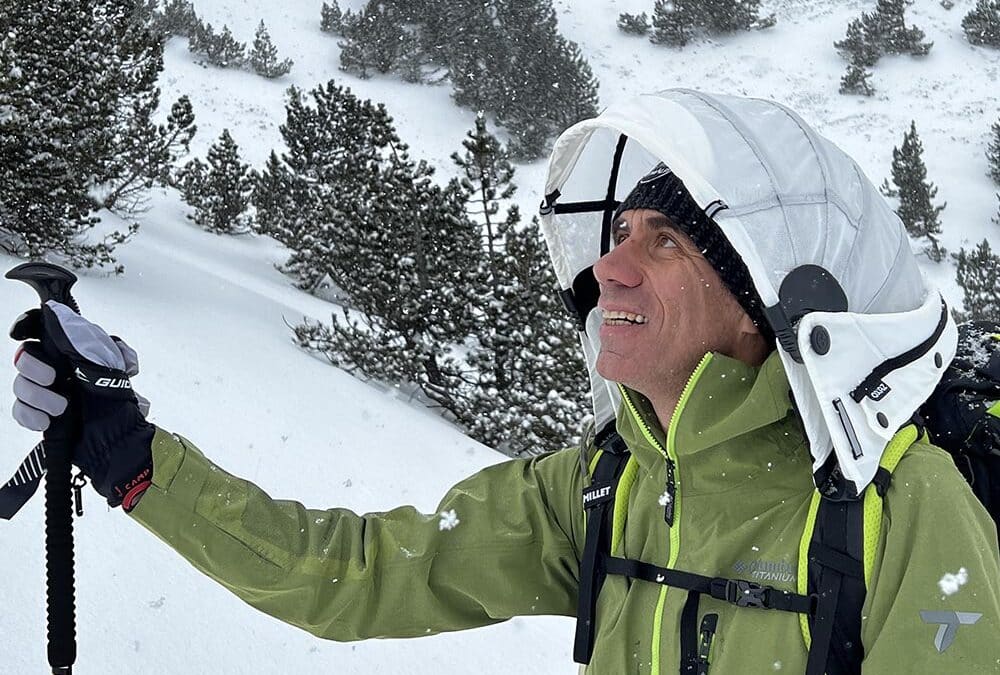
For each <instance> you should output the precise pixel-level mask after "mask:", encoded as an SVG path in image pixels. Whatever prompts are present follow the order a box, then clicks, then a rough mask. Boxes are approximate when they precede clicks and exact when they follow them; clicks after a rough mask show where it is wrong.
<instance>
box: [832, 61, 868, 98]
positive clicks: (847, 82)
mask: <svg viewBox="0 0 1000 675" xmlns="http://www.w3.org/2000/svg"><path fill="white" fill-rule="evenodd" d="M869 77H871V73H870V72H868V71H867V70H866V69H865V67H864V66H863V65H861V64H860V63H857V62H855V61H851V63H850V65H848V66H847V72H846V73H844V76H843V77H842V78H841V79H840V93H841V94H858V95H860V96H872V95H874V94H875V89H874V88H873V87H872V85H871V82H869V81H868V78H869Z"/></svg>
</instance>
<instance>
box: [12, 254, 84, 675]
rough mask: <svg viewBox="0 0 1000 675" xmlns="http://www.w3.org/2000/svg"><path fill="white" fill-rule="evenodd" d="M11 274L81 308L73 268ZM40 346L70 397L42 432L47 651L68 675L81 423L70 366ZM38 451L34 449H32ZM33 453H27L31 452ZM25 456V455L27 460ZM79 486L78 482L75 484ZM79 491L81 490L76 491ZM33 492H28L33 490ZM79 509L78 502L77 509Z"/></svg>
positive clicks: (25, 268) (42, 294)
mask: <svg viewBox="0 0 1000 675" xmlns="http://www.w3.org/2000/svg"><path fill="white" fill-rule="evenodd" d="M6 277H7V278H8V279H14V280H17V281H23V282H24V283H26V284H28V285H29V286H31V287H32V288H33V289H35V291H36V292H37V293H38V297H39V298H40V300H41V304H43V305H44V304H45V303H46V301H48V300H55V301H56V302H61V303H62V304H64V305H67V306H69V307H70V308H72V309H73V311H75V312H76V313H77V314H79V313H80V308H79V307H77V304H76V301H75V300H74V299H73V296H72V295H71V294H70V289H71V288H72V286H73V284H74V283H76V275H74V274H73V273H72V272H70V271H68V270H65V269H63V268H62V267H59V266H58V265H52V264H49V263H44V262H28V263H24V264H23V265H18V266H17V267H15V268H14V269H12V270H10V271H9V272H7V274H6ZM42 349H43V350H44V351H45V353H46V355H47V356H49V357H50V358H51V362H52V364H53V366H54V367H55V369H56V380H55V382H54V383H53V385H52V387H51V388H52V389H53V390H54V391H56V392H57V393H59V394H61V395H62V396H65V397H66V399H67V400H68V401H69V405H68V406H67V408H66V412H65V413H63V414H62V415H60V416H59V417H55V418H53V419H52V422H51V424H49V428H48V429H46V430H45V432H44V434H43V436H42V444H41V445H42V449H43V453H41V454H42V455H43V456H44V463H45V472H46V474H47V475H46V477H45V575H46V586H47V601H48V657H49V665H50V666H52V674H53V675H70V674H71V673H72V671H73V662H74V661H76V617H75V607H74V604H75V599H74V594H75V591H74V585H73V492H72V491H71V490H72V489H73V488H74V485H73V484H71V481H70V474H71V471H72V453H73V442H74V438H75V435H76V433H77V429H78V428H79V425H78V424H77V418H78V412H77V410H76V406H75V403H74V401H73V397H72V395H71V394H72V388H73V385H72V377H73V373H72V367H71V366H70V365H69V363H68V362H67V361H66V359H65V358H64V357H62V356H61V355H60V354H59V352H58V350H57V349H56V348H55V346H54V345H53V344H52V342H51V340H50V339H49V338H48V336H45V335H43V337H42ZM32 454H35V453H32ZM30 457H31V456H30V455H29V458H30ZM26 461H27V460H26ZM75 489H76V490H79V488H78V487H76V488H75ZM77 494H78V495H79V493H77ZM29 496H30V495H29ZM79 512H80V508H79V504H77V513H79Z"/></svg>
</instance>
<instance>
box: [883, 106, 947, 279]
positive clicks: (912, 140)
mask: <svg viewBox="0 0 1000 675" xmlns="http://www.w3.org/2000/svg"><path fill="white" fill-rule="evenodd" d="M923 152H924V148H923V144H922V143H921V142H920V137H919V136H917V126H916V123H915V122H910V130H909V131H908V132H906V133H905V134H904V135H903V144H902V146H901V147H900V148H893V149H892V182H893V184H894V185H895V187H892V186H891V185H890V184H889V181H888V180H886V181H885V182H884V183H883V185H882V191H883V193H885V195H886V196H888V197H898V198H899V208H898V209H897V210H896V214H897V215H898V216H899V218H900V220H902V221H903V225H905V226H906V231H907V232H909V234H910V236H912V237H915V238H921V237H926V238H927V239H928V240H929V241H930V247H929V248H928V249H927V255H928V256H929V257H930V258H931V260H933V261H934V262H940V261H941V260H942V259H943V258H944V255H945V249H944V248H943V247H942V246H941V245H940V243H939V242H938V236H939V235H940V234H941V222H940V220H939V218H938V216H939V215H940V213H941V211H943V210H944V208H945V206H947V204H942V205H941V206H934V205H933V203H932V200H933V199H934V197H935V196H937V188H936V187H934V184H933V183H931V182H928V181H927V167H926V166H924V160H923Z"/></svg>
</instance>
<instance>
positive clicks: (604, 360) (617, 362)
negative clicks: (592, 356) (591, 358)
mask: <svg viewBox="0 0 1000 675" xmlns="http://www.w3.org/2000/svg"><path fill="white" fill-rule="evenodd" d="M594 368H595V370H597V374H598V375H600V376H601V377H603V378H604V379H605V380H608V381H610V382H617V383H618V384H623V385H625V386H626V387H628V386H631V385H630V384H629V382H630V381H631V380H632V379H633V376H634V373H630V372H629V370H630V369H634V368H635V362H634V360H632V359H628V358H625V357H624V356H621V355H619V354H615V353H614V352H607V351H604V350H601V352H600V353H599V354H598V355H597V361H596V362H595V364H594Z"/></svg>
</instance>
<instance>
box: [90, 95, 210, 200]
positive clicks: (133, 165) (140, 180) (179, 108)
mask: <svg viewBox="0 0 1000 675" xmlns="http://www.w3.org/2000/svg"><path fill="white" fill-rule="evenodd" d="M158 107H159V92H156V95H155V96H153V97H150V98H148V99H145V100H142V101H136V102H134V103H133V105H132V117H131V119H130V121H129V125H128V131H127V132H126V134H125V135H124V136H123V138H128V139H130V144H131V145H130V147H128V148H123V149H122V151H120V152H117V153H116V154H115V157H114V159H113V161H114V162H116V163H117V165H118V166H117V168H116V173H117V175H118V176H119V178H118V180H116V181H113V182H111V183H109V184H108V185H107V192H106V194H105V196H104V198H103V200H102V202H101V205H102V206H103V207H104V208H106V209H108V210H110V211H113V212H115V213H118V214H119V215H123V216H124V215H127V214H131V213H133V212H136V211H139V210H140V209H141V205H142V204H143V203H144V202H145V198H146V190H147V189H148V188H150V187H152V186H153V185H170V184H171V181H172V177H171V171H172V170H173V167H174V163H175V162H176V161H177V160H178V159H179V158H180V157H181V156H183V155H186V154H187V153H188V152H189V151H190V148H191V139H193V138H194V135H195V132H196V131H197V129H198V128H197V127H196V126H195V123H194V110H193V109H192V108H191V100H190V99H189V98H188V97H187V96H181V97H180V98H179V99H177V100H176V101H174V104H173V105H172V106H171V107H170V114H168V115H167V122H166V124H155V123H154V122H153V118H154V116H155V115H156V113H157V110H158Z"/></svg>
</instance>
